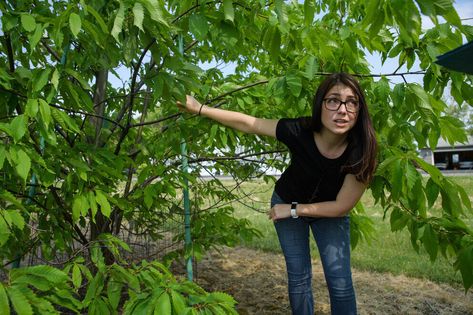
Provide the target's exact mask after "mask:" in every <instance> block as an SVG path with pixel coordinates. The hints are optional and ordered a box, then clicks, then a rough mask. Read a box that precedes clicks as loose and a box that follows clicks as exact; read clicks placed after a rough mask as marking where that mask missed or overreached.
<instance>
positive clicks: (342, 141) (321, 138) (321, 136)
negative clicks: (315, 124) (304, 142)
mask: <svg viewBox="0 0 473 315" xmlns="http://www.w3.org/2000/svg"><path fill="white" fill-rule="evenodd" d="M314 141H315V143H316V145H317V148H318V149H319V151H320V153H321V154H322V155H323V156H325V157H326V158H330V159H333V158H337V157H339V156H341V155H342V154H343V152H344V151H345V149H346V147H347V145H348V142H347V135H346V134H344V135H336V134H333V133H329V132H326V131H324V130H323V129H322V130H321V131H319V132H314Z"/></svg>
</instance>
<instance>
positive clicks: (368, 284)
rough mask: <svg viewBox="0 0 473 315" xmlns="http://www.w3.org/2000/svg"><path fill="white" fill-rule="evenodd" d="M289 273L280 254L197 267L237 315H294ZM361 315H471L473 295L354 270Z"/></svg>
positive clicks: (240, 255) (319, 300) (214, 259)
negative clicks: (289, 296)
mask: <svg viewBox="0 0 473 315" xmlns="http://www.w3.org/2000/svg"><path fill="white" fill-rule="evenodd" d="M286 279H287V278H286V271H285V264H284V258H283V256H282V255H281V254H275V253H268V252H263V251H257V250H252V249H247V248H242V247H239V248H224V249H222V250H221V251H220V253H218V252H212V253H210V254H209V255H207V256H206V257H205V258H204V259H203V260H202V261H201V262H199V263H198V264H197V270H196V282H197V283H199V284H200V285H201V286H202V287H204V288H205V289H206V290H209V291H223V292H226V293H229V294H231V295H232V296H233V297H234V298H235V299H236V300H237V301H238V306H237V310H238V312H239V314H242V315H246V314H257V315H260V314H268V315H269V314H271V315H278V314H290V309H289V302H288V299H287V291H286V290H287V287H286V281H287V280H286ZM353 280H354V283H355V290H356V294H357V303H358V312H359V314H383V315H384V314H429V315H431V314H442V315H443V314H448V315H456V314H458V315H460V314H461V315H466V314H473V294H472V293H471V292H470V293H469V294H468V295H465V293H464V291H463V290H462V289H461V288H452V287H451V286H448V285H445V284H436V283H433V282H430V281H426V280H421V279H416V278H408V277H405V276H394V275H391V274H386V273H373V272H366V271H359V270H353ZM313 291H314V296H315V299H316V314H330V303H329V299H328V292H327V289H326V284H325V280H324V277H323V271H322V266H321V264H320V262H319V261H317V260H314V261H313Z"/></svg>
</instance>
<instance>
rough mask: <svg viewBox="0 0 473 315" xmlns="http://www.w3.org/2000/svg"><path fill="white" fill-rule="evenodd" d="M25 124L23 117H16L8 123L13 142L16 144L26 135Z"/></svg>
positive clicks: (25, 120)
mask: <svg viewBox="0 0 473 315" xmlns="http://www.w3.org/2000/svg"><path fill="white" fill-rule="evenodd" d="M26 122H27V119H26V117H25V115H23V114H22V115H18V116H16V117H15V118H13V120H12V121H11V123H10V130H11V131H12V132H13V140H14V141H15V143H17V142H18V141H19V140H20V139H21V138H23V136H24V135H25V133H26Z"/></svg>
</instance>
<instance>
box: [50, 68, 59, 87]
mask: <svg viewBox="0 0 473 315" xmlns="http://www.w3.org/2000/svg"><path fill="white" fill-rule="evenodd" d="M51 84H52V85H53V86H54V88H55V89H56V90H57V89H58V86H59V71H58V70H57V69H54V72H53V75H52V76H51Z"/></svg>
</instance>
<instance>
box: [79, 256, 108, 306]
mask: <svg viewBox="0 0 473 315" xmlns="http://www.w3.org/2000/svg"><path fill="white" fill-rule="evenodd" d="M99 251H100V249H99ZM104 285H105V283H104V276H103V274H102V273H101V272H97V274H96V275H95V277H94V278H93V279H92V281H91V282H90V283H89V286H88V288H87V293H86V294H85V297H84V301H83V304H84V305H86V306H87V305H89V304H90V303H91V302H92V301H93V300H95V299H97V298H98V297H100V295H101V293H102V291H103V287H104Z"/></svg>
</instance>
